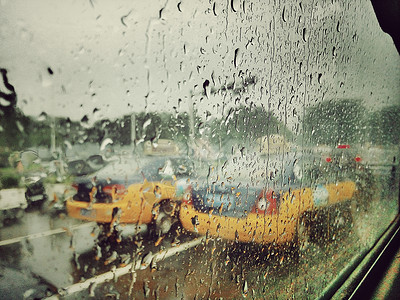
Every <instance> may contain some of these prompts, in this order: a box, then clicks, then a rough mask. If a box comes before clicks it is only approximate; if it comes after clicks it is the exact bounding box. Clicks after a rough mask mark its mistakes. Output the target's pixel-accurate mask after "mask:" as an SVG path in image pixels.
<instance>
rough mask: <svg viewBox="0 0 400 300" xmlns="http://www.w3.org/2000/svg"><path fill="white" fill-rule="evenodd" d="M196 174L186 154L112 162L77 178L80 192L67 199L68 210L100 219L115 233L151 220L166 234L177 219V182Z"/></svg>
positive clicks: (84, 217)
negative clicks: (88, 174)
mask: <svg viewBox="0 0 400 300" xmlns="http://www.w3.org/2000/svg"><path fill="white" fill-rule="evenodd" d="M192 174H194V170H193V166H192V163H191V161H190V160H188V159H187V158H183V157H162V158H153V159H149V158H145V159H144V158H140V159H139V158H136V159H127V160H121V161H119V162H115V163H111V164H109V165H108V166H107V167H105V168H103V169H101V170H100V171H98V172H96V173H94V174H91V175H90V176H84V177H81V178H77V179H76V181H75V182H74V184H73V186H74V187H75V189H76V194H75V195H74V196H73V197H71V198H70V199H68V200H67V212H68V215H69V216H70V217H73V218H77V219H81V220H88V221H95V222H98V223H100V224H101V225H103V227H105V228H106V229H107V230H110V231H111V232H112V231H114V229H117V231H119V232H120V234H122V235H124V233H123V231H125V232H126V235H129V234H131V233H133V232H134V231H135V230H134V228H135V226H137V225H141V224H150V223H153V225H154V226H156V230H157V231H158V232H159V233H160V234H163V233H166V232H168V231H169V229H170V228H171V226H172V224H173V223H174V222H176V221H177V218H176V215H175V213H176V211H177V208H178V207H177V205H176V204H175V200H176V193H175V192H176V185H175V184H176V182H181V180H183V181H185V178H189V177H190V176H191V175H192ZM127 224H132V225H133V226H127Z"/></svg>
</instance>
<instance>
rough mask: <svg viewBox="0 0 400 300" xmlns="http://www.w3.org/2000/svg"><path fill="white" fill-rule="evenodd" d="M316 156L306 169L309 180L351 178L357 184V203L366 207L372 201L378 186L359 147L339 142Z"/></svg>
mask: <svg viewBox="0 0 400 300" xmlns="http://www.w3.org/2000/svg"><path fill="white" fill-rule="evenodd" d="M316 158H317V159H315V160H314V163H313V164H311V165H310V166H309V167H308V169H307V171H306V175H305V176H306V177H307V179H308V180H309V182H311V183H313V184H314V185H315V184H326V183H329V182H340V181H346V180H350V181H353V182H355V184H356V195H355V198H356V200H358V201H357V205H359V206H363V208H365V206H366V205H368V204H369V203H370V202H371V201H370V200H371V199H372V195H373V193H374V189H375V188H376V182H375V177H374V175H373V173H372V170H371V169H370V167H369V165H368V164H367V163H365V162H364V160H363V157H362V156H361V155H360V153H359V151H358V149H356V148H355V147H352V146H351V145H349V144H339V145H337V146H336V147H335V148H333V149H325V150H324V151H322V152H319V153H317V155H316Z"/></svg>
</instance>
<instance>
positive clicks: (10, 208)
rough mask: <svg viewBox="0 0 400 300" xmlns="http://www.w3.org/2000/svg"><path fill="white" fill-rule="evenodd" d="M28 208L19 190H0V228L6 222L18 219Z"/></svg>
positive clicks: (22, 193) (21, 191)
mask: <svg viewBox="0 0 400 300" xmlns="http://www.w3.org/2000/svg"><path fill="white" fill-rule="evenodd" d="M27 207H28V203H27V202H26V200H25V197H24V192H23V190H21V189H16V188H14V189H4V190H0V227H2V226H3V225H4V223H5V222H6V221H9V220H16V219H20V218H22V217H23V216H24V211H25V209H26V208H27Z"/></svg>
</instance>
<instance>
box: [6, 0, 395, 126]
mask: <svg viewBox="0 0 400 300" xmlns="http://www.w3.org/2000/svg"><path fill="white" fill-rule="evenodd" d="M194 2H195V3H194ZM274 2H275V1H271V4H268V3H266V1H263V0H260V1H245V2H243V1H233V2H232V3H233V6H231V5H230V4H231V1H216V2H215V3H213V2H211V3H210V2H209V1H207V0H204V1H187V0H180V1H177V0H172V1H171V0H168V1H167V0H163V1H100V0H92V1H89V0H88V1H74V0H64V1H54V0H37V1H22V0H19V1H15V0H12V1H11V0H0V3H1V4H0V20H1V24H0V40H1V43H0V67H3V68H6V69H7V70H8V71H9V73H8V75H9V79H10V82H11V83H12V84H13V85H14V86H15V88H16V91H17V94H18V106H19V107H20V108H21V109H22V110H23V111H24V112H25V113H26V114H29V115H34V116H37V115H39V114H40V113H42V112H45V113H47V114H49V115H57V116H69V117H71V118H72V119H75V120H78V119H80V118H82V117H83V116H84V115H87V116H88V117H89V119H90V121H96V120H98V119H100V118H104V117H105V116H108V117H111V118H114V117H118V116H121V115H124V114H129V113H132V112H137V111H142V110H148V111H179V112H182V111H187V110H188V109H189V107H191V106H192V105H194V106H195V108H196V109H198V110H199V112H200V114H201V115H205V114H206V113H207V111H208V113H210V114H211V115H224V114H225V113H226V111H227V110H226V107H229V106H232V105H240V104H244V105H249V104H250V103H251V102H253V103H255V104H256V105H264V106H265V107H266V108H267V109H271V110H272V111H274V113H275V114H276V115H277V116H278V117H279V118H281V119H282V120H285V122H287V123H288V124H290V126H292V127H295V126H296V122H298V120H299V119H300V118H301V113H302V111H303V107H304V106H308V105H313V104H315V103H316V101H321V100H329V99H331V98H345V97H352V98H357V99H363V100H364V101H365V104H366V106H367V107H368V108H371V109H372V108H373V107H381V106H384V105H390V104H394V103H398V102H399V94H400V91H399V89H400V88H399V86H400V84H399V83H400V68H399V55H398V53H397V52H396V49H395V47H394V45H393V42H392V41H391V38H390V37H389V36H387V35H386V34H384V33H383V32H381V30H380V28H379V26H378V23H377V21H376V18H375V16H374V14H373V10H372V7H371V5H370V3H369V2H368V1H364V0H359V1H352V2H351V4H350V3H348V1H333V3H332V2H331V1H313V2H311V1H304V2H302V5H299V4H298V3H297V1H282V3H285V4H278V5H274V4H273V3H274ZM278 2H279V1H278ZM249 76H255V77H256V78H257V83H256V85H255V86H253V87H251V89H250V90H249V91H248V92H247V93H244V94H243V95H241V96H240V97H235V96H232V95H231V94H229V93H228V94H224V93H221V94H219V95H209V97H204V96H202V91H203V83H204V82H205V81H206V80H208V81H209V82H210V85H209V87H211V86H213V87H215V88H219V87H221V86H222V85H224V84H227V83H230V82H233V81H235V82H236V83H237V85H238V86H240V81H241V78H246V77H249ZM193 94H194V95H195V96H193V97H191V96H190V95H193Z"/></svg>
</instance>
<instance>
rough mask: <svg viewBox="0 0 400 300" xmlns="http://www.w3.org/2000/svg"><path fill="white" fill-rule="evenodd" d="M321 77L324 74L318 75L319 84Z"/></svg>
mask: <svg viewBox="0 0 400 300" xmlns="http://www.w3.org/2000/svg"><path fill="white" fill-rule="evenodd" d="M321 77H322V73H319V74H318V83H319V84H321Z"/></svg>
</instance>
